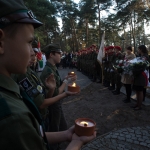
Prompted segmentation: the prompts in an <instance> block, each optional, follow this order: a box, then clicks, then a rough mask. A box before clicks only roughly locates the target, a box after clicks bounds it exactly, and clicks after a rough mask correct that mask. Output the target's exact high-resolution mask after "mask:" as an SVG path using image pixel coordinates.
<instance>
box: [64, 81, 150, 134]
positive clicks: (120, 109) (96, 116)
mask: <svg viewBox="0 0 150 150" xmlns="http://www.w3.org/2000/svg"><path fill="white" fill-rule="evenodd" d="M124 98H125V95H124V94H120V95H117V96H116V95H113V94H112V92H111V91H109V90H108V89H107V88H105V87H103V86H102V85H101V84H97V83H92V84H90V85H89V86H88V87H86V88H85V89H83V90H82V91H81V93H80V94H79V95H77V96H74V97H68V98H66V99H64V102H63V111H64V113H65V117H66V120H67V122H68V126H69V127H70V126H72V125H73V124H74V120H75V119H77V118H81V117H88V118H91V119H93V120H94V121H95V122H96V123H97V128H98V134H97V136H99V135H102V134H105V133H107V132H109V131H112V130H116V129H120V128H126V127H137V126H146V125H150V119H149V116H150V111H149V110H150V106H143V107H142V110H139V111H134V110H133V109H132V108H130V106H131V105H134V104H135V102H134V101H132V102H131V103H128V104H125V103H123V102H122V100H123V99H124Z"/></svg>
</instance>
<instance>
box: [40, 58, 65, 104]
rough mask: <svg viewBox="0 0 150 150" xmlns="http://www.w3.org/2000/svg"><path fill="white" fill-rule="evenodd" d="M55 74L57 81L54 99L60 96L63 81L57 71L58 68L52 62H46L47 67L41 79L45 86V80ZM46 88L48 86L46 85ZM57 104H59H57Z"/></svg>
mask: <svg viewBox="0 0 150 150" xmlns="http://www.w3.org/2000/svg"><path fill="white" fill-rule="evenodd" d="M51 73H53V74H54V77H55V80H56V88H55V91H54V94H53V96H52V97H54V96H57V95H58V94H59V87H60V86H61V84H62V81H61V78H60V76H59V73H58V71H57V68H56V66H53V65H52V64H51V63H50V62H48V61H47V62H46V65H45V68H44V70H43V71H42V74H41V76H40V78H41V81H42V82H43V84H44V85H45V79H46V78H47V77H48V76H49V75H50V74H51ZM45 87H46V85H45ZM56 103H57V102H56Z"/></svg>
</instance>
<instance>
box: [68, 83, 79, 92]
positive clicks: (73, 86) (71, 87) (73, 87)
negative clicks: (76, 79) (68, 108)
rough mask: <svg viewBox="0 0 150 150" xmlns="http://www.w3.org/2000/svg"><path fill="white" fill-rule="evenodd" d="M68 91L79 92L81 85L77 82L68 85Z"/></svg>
mask: <svg viewBox="0 0 150 150" xmlns="http://www.w3.org/2000/svg"><path fill="white" fill-rule="evenodd" d="M68 91H70V92H77V93H78V92H80V87H79V86H78V85H76V83H73V84H69V85H68Z"/></svg>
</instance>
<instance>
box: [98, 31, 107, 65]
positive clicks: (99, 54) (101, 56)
mask: <svg viewBox="0 0 150 150" xmlns="http://www.w3.org/2000/svg"><path fill="white" fill-rule="evenodd" d="M104 41H105V31H104V33H103V35H102V40H101V45H100V48H99V52H98V55H97V60H98V61H99V63H100V64H101V65H102V59H103V57H105V51H104Z"/></svg>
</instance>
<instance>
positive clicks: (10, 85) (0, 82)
mask: <svg viewBox="0 0 150 150" xmlns="http://www.w3.org/2000/svg"><path fill="white" fill-rule="evenodd" d="M0 87H2V88H4V89H7V90H9V91H11V92H14V93H17V94H19V95H20V90H19V86H18V84H17V83H16V82H15V81H14V80H13V79H12V78H10V77H7V76H5V75H3V74H0Z"/></svg>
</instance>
